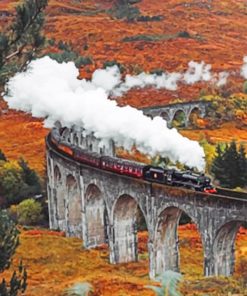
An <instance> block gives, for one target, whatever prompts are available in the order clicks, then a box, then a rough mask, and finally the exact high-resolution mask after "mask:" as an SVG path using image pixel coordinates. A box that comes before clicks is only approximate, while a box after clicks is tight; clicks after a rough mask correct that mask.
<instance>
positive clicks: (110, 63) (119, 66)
mask: <svg viewBox="0 0 247 296" xmlns="http://www.w3.org/2000/svg"><path fill="white" fill-rule="evenodd" d="M113 66H118V69H119V70H120V73H123V72H124V71H125V68H124V66H123V65H122V64H121V63H119V62H117V61H116V60H113V61H106V62H104V64H103V68H104V69H106V68H107V67H113Z"/></svg>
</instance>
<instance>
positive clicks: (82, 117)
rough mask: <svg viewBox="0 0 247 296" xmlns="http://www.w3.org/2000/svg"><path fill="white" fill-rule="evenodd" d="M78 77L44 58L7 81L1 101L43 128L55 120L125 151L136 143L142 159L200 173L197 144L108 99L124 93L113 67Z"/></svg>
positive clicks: (158, 121)
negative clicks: (36, 119)
mask: <svg viewBox="0 0 247 296" xmlns="http://www.w3.org/2000/svg"><path fill="white" fill-rule="evenodd" d="M190 75H192V73H191V74H190ZM77 76H78V70H77V69H76V67H75V65H74V63H72V62H69V63H62V64H58V63H57V62H56V61H54V60H51V59H50V58H48V57H44V58H42V59H39V60H35V61H33V62H32V63H31V64H30V65H29V66H28V69H27V72H25V73H18V74H16V75H15V76H14V77H13V78H12V79H10V81H9V82H8V84H7V86H6V87H7V90H8V91H7V94H6V95H5V97H4V99H5V100H6V101H7V102H8V105H9V107H10V108H14V109H17V110H22V111H25V112H30V113H31V114H32V115H33V116H35V117H43V118H46V119H45V124H46V126H52V124H53V123H54V122H55V121H56V120H59V121H61V122H62V124H63V125H65V126H72V125H77V126H81V127H83V128H85V129H86V130H88V131H92V132H94V133H95V136H96V137H99V138H102V139H103V140H104V139H113V140H114V141H115V142H116V143H117V144H118V145H123V146H124V147H125V148H130V147H131V146H132V144H133V143H135V145H136V146H137V148H138V149H139V150H140V151H141V152H143V153H148V154H150V155H155V154H157V153H158V154H161V155H163V156H167V157H169V158H170V159H171V160H172V161H179V162H181V163H184V164H186V165H188V166H190V167H197V168H198V169H199V170H203V168H204V164H205V163H204V152H203V149H202V147H200V146H199V144H198V143H197V142H196V141H191V140H189V139H187V138H185V137H183V136H182V135H180V134H179V133H178V131H177V130H176V129H168V128H167V125H166V121H164V120H163V119H162V118H160V117H156V118H154V119H153V120H152V119H151V118H149V117H147V116H145V115H143V113H142V111H140V110H137V109H135V108H132V107H130V106H126V107H118V106H117V103H116V102H115V101H112V100H109V99H108V96H109V93H110V92H111V91H112V90H113V89H115V88H118V87H120V88H121V87H122V86H121V79H120V75H119V71H118V69H117V67H113V68H110V69H106V70H97V71H95V72H94V74H93V79H92V81H91V82H89V81H86V80H82V81H80V80H78V79H77ZM206 76H207V75H206ZM206 76H205V77H206ZM149 78H150V77H149ZM142 79H143V78H142ZM142 79H141V80H142ZM127 80H128V79H127ZM164 81H166V83H168V82H167V81H169V84H173V83H174V81H176V79H175V78H170V80H169V77H168V78H166V79H165V80H164ZM151 82H152V80H151ZM130 83H131V82H128V84H129V85H130ZM136 83H140V82H135V83H134V84H135V85H136ZM160 83H163V80H162V82H160Z"/></svg>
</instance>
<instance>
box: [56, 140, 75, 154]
mask: <svg viewBox="0 0 247 296" xmlns="http://www.w3.org/2000/svg"><path fill="white" fill-rule="evenodd" d="M57 148H58V150H60V151H62V152H64V153H65V154H68V155H70V156H73V155H74V153H73V149H72V148H71V147H70V146H68V145H67V144H66V143H63V142H60V143H59V144H58V145H57Z"/></svg>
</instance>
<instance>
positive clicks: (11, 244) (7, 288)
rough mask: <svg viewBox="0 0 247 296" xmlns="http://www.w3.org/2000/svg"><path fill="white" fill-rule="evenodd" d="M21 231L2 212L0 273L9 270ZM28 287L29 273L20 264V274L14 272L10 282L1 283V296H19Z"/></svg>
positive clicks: (0, 222) (3, 281)
mask: <svg viewBox="0 0 247 296" xmlns="http://www.w3.org/2000/svg"><path fill="white" fill-rule="evenodd" d="M18 236H19V231H18V230H17V228H16V226H15V224H14V222H13V221H12V220H11V219H10V218H9V216H8V215H7V213H6V212H5V211H2V210H0V272H3V271H4V270H5V269H7V268H9V266H10V263H11V257H12V256H13V254H14V253H15V250H16V248H17V246H18V245H19V237H18ZM26 287H27V272H26V269H25V268H24V267H23V265H22V262H20V264H19V268H18V272H16V271H14V273H13V274H12V277H11V279H10V282H9V283H7V282H6V280H5V279H4V278H3V279H2V282H1V283H0V295H1V296H17V295H19V292H21V293H23V292H24V291H25V290H26Z"/></svg>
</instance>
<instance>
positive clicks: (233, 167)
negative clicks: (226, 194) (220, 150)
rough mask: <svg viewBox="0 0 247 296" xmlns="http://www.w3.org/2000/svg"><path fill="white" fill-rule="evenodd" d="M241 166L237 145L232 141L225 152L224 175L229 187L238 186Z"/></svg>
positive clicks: (226, 184)
mask: <svg viewBox="0 0 247 296" xmlns="http://www.w3.org/2000/svg"><path fill="white" fill-rule="evenodd" d="M238 167H239V155H238V151H237V145H236V142H235V141H232V142H231V143H230V146H229V147H227V149H226V151H225V153H224V168H225V170H224V175H225V184H224V185H225V186H226V187H229V188H235V187H238V186H239V185H238V183H239V182H238V173H239V170H238Z"/></svg>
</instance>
